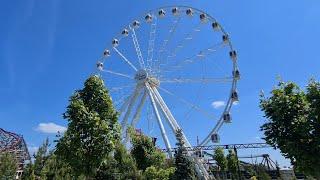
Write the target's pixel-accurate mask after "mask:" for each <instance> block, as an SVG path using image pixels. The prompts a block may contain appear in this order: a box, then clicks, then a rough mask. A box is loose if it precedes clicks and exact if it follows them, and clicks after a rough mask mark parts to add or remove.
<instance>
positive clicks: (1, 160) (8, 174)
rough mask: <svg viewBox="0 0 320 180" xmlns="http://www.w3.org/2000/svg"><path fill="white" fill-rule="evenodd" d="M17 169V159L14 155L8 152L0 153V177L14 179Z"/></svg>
mask: <svg viewBox="0 0 320 180" xmlns="http://www.w3.org/2000/svg"><path fill="white" fill-rule="evenodd" d="M16 171H17V161H16V159H15V157H14V156H13V155H12V154H11V153H8V152H2V153H0V179H1V180H2V179H3V180H9V179H15V176H16Z"/></svg>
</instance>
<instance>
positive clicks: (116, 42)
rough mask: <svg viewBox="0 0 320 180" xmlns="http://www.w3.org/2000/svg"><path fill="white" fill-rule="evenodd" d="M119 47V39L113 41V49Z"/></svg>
mask: <svg viewBox="0 0 320 180" xmlns="http://www.w3.org/2000/svg"><path fill="white" fill-rule="evenodd" d="M118 45H119V41H118V39H113V40H112V46H113V47H117V46H118Z"/></svg>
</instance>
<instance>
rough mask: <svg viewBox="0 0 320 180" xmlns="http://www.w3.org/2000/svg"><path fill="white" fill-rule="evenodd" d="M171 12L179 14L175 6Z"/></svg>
mask: <svg viewBox="0 0 320 180" xmlns="http://www.w3.org/2000/svg"><path fill="white" fill-rule="evenodd" d="M172 14H173V15H175V16H177V15H179V11H178V8H177V7H175V8H173V9H172Z"/></svg>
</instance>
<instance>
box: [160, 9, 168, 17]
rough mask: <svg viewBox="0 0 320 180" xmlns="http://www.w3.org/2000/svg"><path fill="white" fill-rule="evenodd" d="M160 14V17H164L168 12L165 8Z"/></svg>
mask: <svg viewBox="0 0 320 180" xmlns="http://www.w3.org/2000/svg"><path fill="white" fill-rule="evenodd" d="M158 14H159V17H164V16H165V15H166V12H165V11H164V10H163V9H160V11H159V12H158Z"/></svg>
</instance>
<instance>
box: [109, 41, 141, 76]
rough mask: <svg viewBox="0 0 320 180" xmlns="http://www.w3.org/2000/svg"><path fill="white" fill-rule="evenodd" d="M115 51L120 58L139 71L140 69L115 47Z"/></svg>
mask: <svg viewBox="0 0 320 180" xmlns="http://www.w3.org/2000/svg"><path fill="white" fill-rule="evenodd" d="M113 49H114V50H115V51H116V52H117V53H118V54H119V56H120V57H122V59H123V60H124V61H125V62H126V63H127V64H128V65H129V66H130V67H131V68H132V69H133V70H135V71H138V69H137V68H136V67H135V66H134V65H133V64H132V63H131V62H130V61H129V60H128V59H127V58H126V57H125V56H124V55H123V54H122V53H121V52H120V51H119V50H118V49H117V48H116V47H113Z"/></svg>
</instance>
